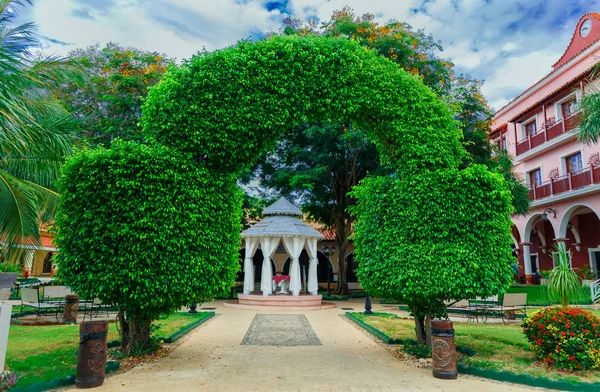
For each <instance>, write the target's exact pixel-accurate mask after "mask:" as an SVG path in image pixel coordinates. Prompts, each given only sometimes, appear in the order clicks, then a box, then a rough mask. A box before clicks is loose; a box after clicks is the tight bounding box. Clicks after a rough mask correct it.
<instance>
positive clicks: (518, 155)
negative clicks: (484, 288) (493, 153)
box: [490, 12, 600, 283]
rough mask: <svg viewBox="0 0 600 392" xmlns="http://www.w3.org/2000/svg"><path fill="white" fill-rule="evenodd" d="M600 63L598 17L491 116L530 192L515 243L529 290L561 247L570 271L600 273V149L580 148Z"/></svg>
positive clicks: (498, 139) (588, 18) (582, 25)
mask: <svg viewBox="0 0 600 392" xmlns="http://www.w3.org/2000/svg"><path fill="white" fill-rule="evenodd" d="M598 62H600V14H598V13H595V12H591V13H588V14H585V15H583V17H582V18H581V19H580V20H579V22H578V23H577V26H576V28H575V31H574V33H573V37H572V38H571V42H570V43H569V46H568V47H567V48H566V50H565V52H564V54H563V55H562V57H561V58H560V59H558V61H557V62H556V63H555V64H554V65H553V67H552V70H551V72H550V73H549V74H548V75H546V76H545V77H544V78H543V79H541V80H540V81H538V82H537V83H535V84H534V85H533V86H531V87H529V88H528V89H527V90H525V91H523V92H522V93H521V94H519V95H518V96H517V97H516V98H514V99H513V100H512V101H511V102H509V103H508V104H507V105H506V106H504V107H503V108H501V109H500V110H499V111H498V112H496V115H495V116H494V119H493V123H492V132H491V134H490V140H491V141H492V142H493V143H494V144H497V145H498V146H500V147H501V148H505V149H506V150H508V152H509V154H510V155H511V157H513V161H514V164H515V171H516V172H517V173H518V174H520V175H522V176H523V179H524V181H525V182H526V183H527V186H528V187H529V189H530V190H529V196H530V199H531V209H530V211H529V213H528V214H527V215H525V216H517V215H515V216H513V218H512V220H513V223H514V226H513V239H514V246H515V250H516V252H517V254H518V257H519V263H520V266H521V271H520V275H521V276H522V279H526V281H527V282H528V283H532V282H533V278H534V276H535V275H536V272H538V271H540V270H550V269H552V268H553V265H554V261H553V249H555V247H556V246H557V244H565V246H567V248H568V249H570V250H571V252H572V254H573V258H572V265H573V267H574V268H579V269H580V270H582V269H583V271H585V270H586V269H587V268H588V267H589V269H590V271H591V274H592V275H594V276H595V277H596V278H594V279H597V276H598V273H599V271H600V219H599V217H600V146H599V145H597V144H592V145H587V144H584V143H579V142H578V141H577V131H578V126H579V116H580V112H579V109H578V101H579V100H580V99H581V96H582V93H583V92H584V91H585V88H586V84H588V83H589V80H590V76H591V72H592V69H593V68H594V66H595V65H596V64H597V63H598Z"/></svg>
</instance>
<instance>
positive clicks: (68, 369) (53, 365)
mask: <svg viewBox="0 0 600 392" xmlns="http://www.w3.org/2000/svg"><path fill="white" fill-rule="evenodd" d="M204 314H205V312H199V313H197V314H195V315H190V314H187V313H175V314H172V315H169V316H167V317H165V318H164V319H161V320H158V321H157V322H155V324H156V325H157V326H158V328H157V329H156V330H155V331H154V332H153V335H154V336H160V337H166V336H169V335H171V334H173V333H174V332H176V331H178V330H179V329H180V328H181V327H183V326H186V325H188V324H190V323H192V322H194V321H195V320H197V319H198V318H199V317H202V316H203V315H204ZM118 338H119V334H118V332H117V326H116V325H115V323H110V324H109V329H108V338H107V341H111V340H115V339H118ZM78 348H79V325H76V324H74V325H50V326H20V325H11V326H10V331H9V337H8V349H7V352H6V368H7V369H10V370H13V371H15V372H16V373H18V374H19V376H20V379H19V382H18V383H17V386H28V385H31V384H34V383H37V382H44V381H50V380H55V379H59V378H64V377H67V376H70V375H72V374H75V369H76V367H77V349H78Z"/></svg>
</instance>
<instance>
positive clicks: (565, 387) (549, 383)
mask: <svg viewBox="0 0 600 392" xmlns="http://www.w3.org/2000/svg"><path fill="white" fill-rule="evenodd" d="M386 314H392V315H393V316H395V317H393V318H398V316H397V315H395V314H393V313H386ZM373 315H374V316H377V313H373ZM346 316H348V318H350V319H351V320H352V321H354V322H356V323H357V324H358V325H360V326H361V327H363V328H364V329H365V330H367V331H368V332H370V333H372V334H373V335H375V336H376V337H378V338H379V339H381V340H382V341H384V342H385V343H387V344H403V340H402V339H395V338H390V337H389V336H388V335H386V334H385V333H384V332H382V331H380V330H378V329H377V328H375V327H373V326H371V325H369V324H367V323H365V322H364V321H362V320H360V319H359V318H358V317H356V315H355V312H346ZM409 340H411V341H414V339H404V342H406V341H409ZM390 342H393V343H390ZM456 351H458V352H460V353H462V354H465V355H467V356H469V357H472V356H474V355H475V354H477V351H475V350H474V349H472V348H470V347H465V346H456ZM457 365H458V371H459V373H462V374H469V375H472V376H477V377H481V378H487V379H490V380H496V381H502V382H510V383H514V384H521V385H527V386H532V387H538V388H548V389H557V390H561V391H577V392H597V391H600V383H598V382H597V383H586V382H582V383H578V384H575V383H572V382H569V381H563V380H552V379H549V378H546V377H532V376H530V375H528V374H518V373H513V372H509V371H505V370H502V371H499V370H493V369H484V368H480V367H478V366H466V365H464V364H462V363H458V364H457Z"/></svg>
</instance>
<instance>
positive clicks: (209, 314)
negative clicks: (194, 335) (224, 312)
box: [159, 312, 215, 343]
mask: <svg viewBox="0 0 600 392" xmlns="http://www.w3.org/2000/svg"><path fill="white" fill-rule="evenodd" d="M214 315H215V312H206V313H205V314H204V315H203V316H202V317H200V318H199V319H198V320H196V321H194V322H193V323H191V324H188V325H186V326H184V327H181V328H179V330H178V331H175V332H174V333H172V334H171V335H169V336H167V337H166V338H159V339H162V340H163V341H164V342H165V343H173V342H175V341H177V340H178V339H179V338H181V337H182V336H183V335H185V334H186V333H188V332H190V331H191V330H192V329H194V328H196V327H198V326H199V325H200V324H203V323H204V322H205V321H206V320H208V319H210V318H212V317H214Z"/></svg>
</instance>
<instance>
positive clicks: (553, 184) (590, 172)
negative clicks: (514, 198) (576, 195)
mask: <svg viewBox="0 0 600 392" xmlns="http://www.w3.org/2000/svg"><path fill="white" fill-rule="evenodd" d="M592 184H600V166H590V167H587V168H585V169H583V170H581V171H579V172H577V173H569V174H567V175H566V176H562V177H557V178H552V179H550V181H546V182H543V183H541V184H539V185H536V186H534V187H532V188H529V199H530V200H532V201H533V200H540V199H543V198H545V197H548V196H554V195H558V194H560V193H563V192H567V191H572V190H575V189H579V188H583V187H585V186H588V185H592Z"/></svg>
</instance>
